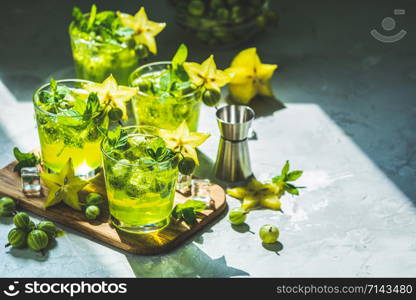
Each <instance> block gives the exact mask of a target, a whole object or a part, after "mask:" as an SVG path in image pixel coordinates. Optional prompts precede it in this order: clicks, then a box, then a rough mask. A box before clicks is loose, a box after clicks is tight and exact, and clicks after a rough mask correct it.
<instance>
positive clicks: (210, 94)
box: [202, 90, 221, 107]
mask: <svg viewBox="0 0 416 300" xmlns="http://www.w3.org/2000/svg"><path fill="white" fill-rule="evenodd" d="M220 100H221V93H220V92H219V91H216V90H206V91H205V92H204V93H203V94H202V101H203V102H204V104H205V105H207V106H211V107H212V106H216V105H218V103H219V102H220Z"/></svg>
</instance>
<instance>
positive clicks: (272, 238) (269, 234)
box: [259, 224, 279, 244]
mask: <svg viewBox="0 0 416 300" xmlns="http://www.w3.org/2000/svg"><path fill="white" fill-rule="evenodd" d="M259 234H260V238H261V240H262V241H263V243H265V244H272V243H276V241H277V239H278V238H279V229H278V228H277V227H276V226H274V225H270V224H266V225H263V226H262V227H261V228H260V231H259Z"/></svg>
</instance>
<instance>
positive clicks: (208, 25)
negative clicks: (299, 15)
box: [170, 0, 277, 47]
mask: <svg viewBox="0 0 416 300" xmlns="http://www.w3.org/2000/svg"><path fill="white" fill-rule="evenodd" d="M170 2H171V3H172V4H173V5H174V6H175V10H176V23H177V24H178V25H179V26H180V27H182V28H183V29H184V30H185V31H188V32H190V33H191V35H192V36H194V37H196V39H197V40H199V41H200V42H202V43H203V44H207V45H209V46H221V47H227V46H234V45H238V44H240V43H242V42H245V41H247V40H250V39H251V38H253V37H254V36H257V35H258V34H259V33H261V32H264V31H265V30H266V29H267V28H269V27H271V26H274V25H276V24H277V15H276V13H275V12H274V11H273V10H271V9H270V7H269V0H170Z"/></svg>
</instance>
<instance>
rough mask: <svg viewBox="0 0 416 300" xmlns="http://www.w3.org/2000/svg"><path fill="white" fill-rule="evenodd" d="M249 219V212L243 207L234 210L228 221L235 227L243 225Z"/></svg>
mask: <svg viewBox="0 0 416 300" xmlns="http://www.w3.org/2000/svg"><path fill="white" fill-rule="evenodd" d="M246 219H247V211H245V210H244V209H242V208H241V207H236V208H233V209H232V210H231V211H230V213H229V214H228V220H229V221H230V223H231V224H233V225H240V224H243V223H244V222H245V221H246Z"/></svg>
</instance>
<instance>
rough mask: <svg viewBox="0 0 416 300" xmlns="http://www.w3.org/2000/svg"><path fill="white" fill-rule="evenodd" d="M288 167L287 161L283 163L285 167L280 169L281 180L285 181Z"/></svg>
mask: <svg viewBox="0 0 416 300" xmlns="http://www.w3.org/2000/svg"><path fill="white" fill-rule="evenodd" d="M289 167H290V166H289V161H288V160H287V161H286V163H285V165H284V166H283V168H282V174H281V175H280V176H282V178H285V179H286V175H287V173H288V172H289Z"/></svg>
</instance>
